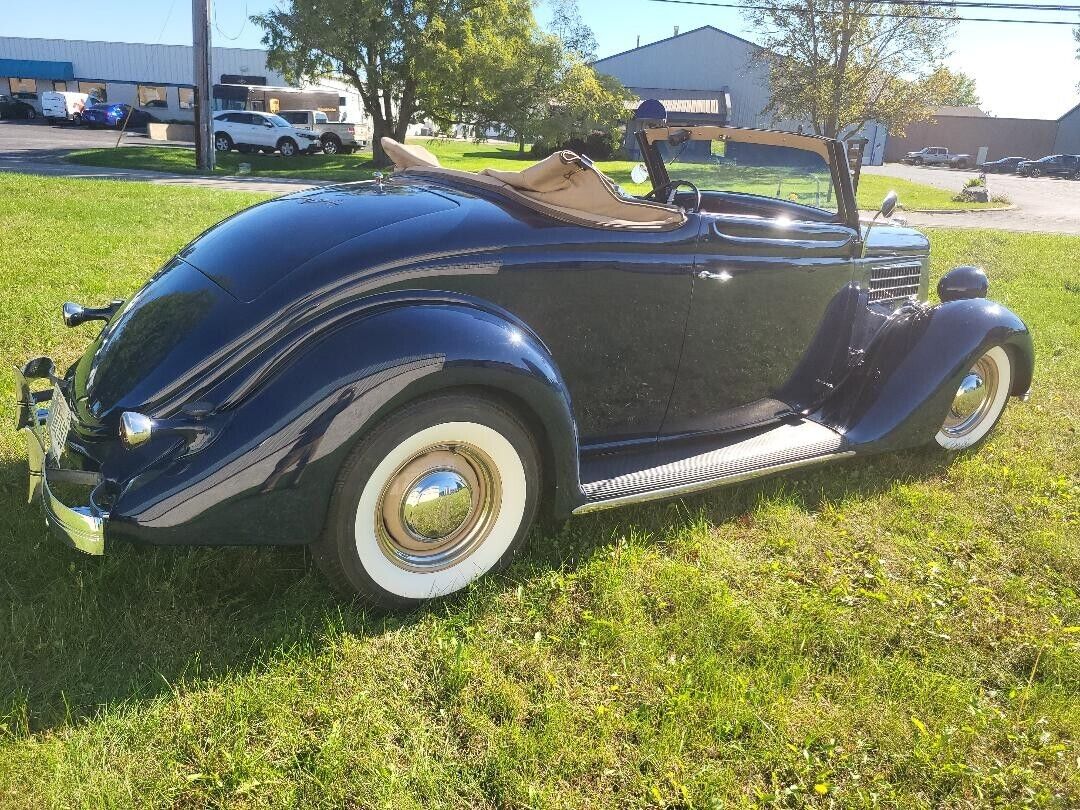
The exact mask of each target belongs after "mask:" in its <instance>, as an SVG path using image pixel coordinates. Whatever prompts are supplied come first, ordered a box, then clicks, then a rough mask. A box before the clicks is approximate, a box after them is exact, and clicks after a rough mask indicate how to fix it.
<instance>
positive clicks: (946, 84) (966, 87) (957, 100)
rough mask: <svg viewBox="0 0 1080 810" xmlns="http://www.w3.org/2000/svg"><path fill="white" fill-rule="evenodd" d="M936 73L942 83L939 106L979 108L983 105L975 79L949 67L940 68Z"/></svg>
mask: <svg viewBox="0 0 1080 810" xmlns="http://www.w3.org/2000/svg"><path fill="white" fill-rule="evenodd" d="M934 73H936V74H937V79H938V81H940V82H941V98H940V99H939V100H938V103H939V104H943V105H945V106H947V107H978V106H979V105H980V104H981V103H982V101H981V100H980V99H979V93H978V91H977V90H976V89H975V79H974V77H972V76H968V75H967V74H966V73H962V72H960V71H959V70H949V69H948V68H947V67H941V68H938V69H937V70H936V71H934Z"/></svg>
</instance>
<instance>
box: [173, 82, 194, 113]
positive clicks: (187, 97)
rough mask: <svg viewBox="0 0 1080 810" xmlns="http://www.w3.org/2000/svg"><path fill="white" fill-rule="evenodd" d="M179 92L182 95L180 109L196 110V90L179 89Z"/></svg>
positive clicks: (189, 88) (188, 88) (190, 88)
mask: <svg viewBox="0 0 1080 810" xmlns="http://www.w3.org/2000/svg"><path fill="white" fill-rule="evenodd" d="M177 92H178V93H179V95H180V109H181V110H194V109H195V89H194V88H192V87H179V88H177Z"/></svg>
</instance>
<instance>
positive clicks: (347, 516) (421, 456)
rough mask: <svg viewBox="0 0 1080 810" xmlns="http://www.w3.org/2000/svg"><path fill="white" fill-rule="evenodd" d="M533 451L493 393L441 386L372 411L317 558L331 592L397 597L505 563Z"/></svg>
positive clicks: (457, 586)
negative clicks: (391, 409) (376, 414)
mask: <svg viewBox="0 0 1080 810" xmlns="http://www.w3.org/2000/svg"><path fill="white" fill-rule="evenodd" d="M540 475H541V471H540V454H539V451H538V450H537V448H536V444H535V442H534V440H533V438H532V436H531V434H530V431H529V429H528V428H527V426H526V425H525V424H524V422H523V421H522V420H521V419H520V418H519V417H518V416H517V415H516V414H515V413H514V412H513V411H511V410H510V409H509V408H507V407H506V406H505V405H503V404H502V403H500V402H499V401H498V400H495V399H491V398H488V397H484V396H478V395H466V394H444V395H439V396H435V397H432V398H430V399H425V400H421V401H418V402H416V403H413V404H411V405H407V406H405V407H404V408H402V409H401V410H399V411H397V412H395V413H394V414H392V415H390V416H389V417H387V418H386V419H384V420H383V421H382V422H380V423H379V424H378V425H377V426H376V427H375V428H374V429H373V430H372V431H371V432H370V433H369V434H368V435H367V436H366V437H364V439H362V440H361V441H360V442H359V444H358V445H357V446H356V447H355V448H354V449H353V450H352V452H351V453H350V454H349V457H348V458H347V459H346V461H345V463H344V465H343V466H342V470H341V472H340V474H339V476H338V480H337V484H336V485H335V488H334V493H333V496H332V498H331V503H330V512H329V515H328V518H327V525H326V529H325V531H324V534H323V537H322V538H321V539H320V540H319V541H318V542H317V543H316V544H315V545H314V546H313V548H312V552H313V556H314V558H315V561H316V563H317V564H318V565H319V567H320V568H321V569H322V571H323V573H324V574H325V575H326V577H327V579H328V580H329V581H330V583H331V584H332V585H333V586H334V587H335V589H336V590H338V591H339V592H341V593H343V594H346V595H349V596H359V597H360V598H361V599H362V600H364V601H365V602H367V603H368V604H370V605H373V606H377V607H381V608H400V607H409V606H412V605H416V604H418V603H420V602H422V601H424V600H426V599H431V598H433V597H438V596H446V595H448V594H451V593H454V592H456V591H459V590H461V589H462V588H465V587H466V586H467V585H468V584H469V583H471V582H472V581H474V580H475V579H477V578H478V577H481V576H483V575H484V574H487V573H488V572H490V571H493V570H496V569H498V568H500V567H502V566H504V565H505V564H506V563H507V562H508V561H509V560H510V558H511V557H512V556H513V554H514V552H515V551H517V549H518V548H519V547H520V545H521V543H522V542H523V541H524V539H525V535H526V533H527V532H528V529H529V526H530V525H531V524H532V522H533V519H534V518H535V516H536V511H537V504H538V501H539V494H540Z"/></svg>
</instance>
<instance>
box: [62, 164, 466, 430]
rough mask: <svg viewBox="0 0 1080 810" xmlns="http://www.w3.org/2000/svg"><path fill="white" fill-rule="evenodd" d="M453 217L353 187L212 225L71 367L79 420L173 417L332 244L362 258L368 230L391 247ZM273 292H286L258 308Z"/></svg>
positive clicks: (393, 192)
mask: <svg viewBox="0 0 1080 810" xmlns="http://www.w3.org/2000/svg"><path fill="white" fill-rule="evenodd" d="M457 207H458V206H457V203H455V202H454V201H453V200H451V199H449V198H448V197H444V196H442V195H440V194H437V193H433V192H430V191H427V190H424V189H422V188H415V187H409V186H395V187H394V188H392V189H391V188H389V187H387V188H384V189H379V188H378V187H376V186H374V185H373V184H356V185H346V186H335V187H330V188H327V189H324V190H319V191H315V192H305V193H302V194H295V195H290V196H288V197H281V198H277V199H274V200H270V201H267V202H265V203H261V204H259V205H256V206H254V207H252V208H249V209H246V210H244V211H241V212H240V213H238V214H236V215H234V216H233V217H230V218H229V219H227V220H225V221H223V222H221V223H219V224H218V225H216V226H214V227H213V228H211V229H210V230H208V231H206V232H205V233H204V234H202V235H201V236H199V237H198V238H196V239H195V240H194V241H193V242H192V243H191V244H189V245H188V246H187V247H185V248H184V249H182V250H181V251H180V252H179V253H178V254H177V255H176V256H175V257H173V258H172V259H171V260H170V261H169V262H168V263H166V265H165V266H164V267H163V268H162V269H161V270H160V271H159V272H158V273H157V274H155V275H154V277H153V278H152V279H151V280H150V281H149V282H148V283H147V284H146V285H145V286H144V287H143V288H142V289H141V290H139V292H138V293H136V294H135V295H134V296H133V297H132V298H131V299H130V300H129V301H128V302H127V303H126V304H125V305H124V306H123V307H122V308H121V309H120V311H118V312H117V313H116V315H114V316H113V318H112V319H111V320H110V321H109V323H108V324H107V325H106V327H105V328H104V329H103V330H102V332H101V334H100V335H99V336H98V338H97V340H95V341H94V343H93V344H91V346H90V347H89V348H88V349H87V351H86V353H85V354H84V356H83V357H82V359H81V360H80V361H79V362H78V363H77V364H76V366H75V368H74V376H73V380H72V385H73V393H74V399H75V407H76V411H77V413H78V415H79V418H80V420H82V421H84V422H85V423H86V424H87V425H89V426H93V425H101V424H110V423H112V422H114V421H116V420H117V419H118V418H119V413H120V412H121V411H124V410H138V411H141V412H145V413H147V414H148V415H151V416H159V415H162V414H167V413H171V412H172V411H174V410H175V409H176V407H178V404H181V403H183V402H184V401H187V398H189V397H190V396H194V395H195V393H196V392H199V391H204V390H205V389H206V388H207V386H208V385H209V384H210V383H211V382H212V381H213V380H214V379H215V378H218V377H220V376H222V374H223V373H224V372H225V371H227V370H228V369H230V368H233V367H235V366H237V365H239V364H240V363H242V359H241V358H242V356H243V355H244V352H245V350H246V349H247V348H249V347H250V345H251V344H252V343H254V342H255V338H253V337H252V334H251V331H252V328H253V324H259V323H267V322H272V320H273V318H274V317H275V314H276V313H277V312H278V311H279V308H280V307H282V306H283V305H285V303H284V302H287V301H291V300H292V299H293V298H294V297H302V296H303V295H304V294H305V291H306V290H307V287H306V286H305V280H304V279H303V278H295V277H294V279H295V282H296V283H295V284H292V285H284V284H283V281H284V280H285V279H286V278H287V277H289V276H290V275H292V274H298V275H302V272H303V271H302V268H304V266H305V265H307V264H310V263H312V262H313V260H314V259H316V258H318V257H320V256H322V255H323V254H325V253H327V252H328V251H331V250H332V249H333V248H335V247H337V246H339V245H343V244H345V243H350V246H352V245H355V250H354V251H353V253H354V254H357V253H358V254H360V255H361V256H362V255H363V252H364V246H365V245H367V246H369V249H370V246H371V245H373V244H374V243H376V242H378V241H379V240H378V238H377V237H376V236H374V235H373V234H374V232H375V231H378V230H380V229H384V230H385V231H387V237H386V239H385V240H383V241H391V240H392V231H393V227H392V226H394V225H396V224H398V223H400V222H404V221H407V220H410V219H414V218H416V217H421V216H427V215H432V214H438V213H440V212H444V211H448V210H452V209H455V208H457ZM413 247H414V248H415V247H416V246H413ZM324 263H325V262H324ZM275 286H282V287H284V286H287V289H284V290H281V291H280V294H278V295H273V296H271V295H265V297H264V294H265V293H267V292H268V291H269V290H271V289H272V288H275Z"/></svg>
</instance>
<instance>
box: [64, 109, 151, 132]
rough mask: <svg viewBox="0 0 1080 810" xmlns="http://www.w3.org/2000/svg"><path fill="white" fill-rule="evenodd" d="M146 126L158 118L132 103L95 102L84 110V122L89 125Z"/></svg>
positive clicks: (131, 127) (115, 127) (116, 127)
mask: <svg viewBox="0 0 1080 810" xmlns="http://www.w3.org/2000/svg"><path fill="white" fill-rule="evenodd" d="M125 119H127V126H126V128H127V129H141V128H145V127H146V125H147V124H149V123H151V122H152V121H155V120H157V119H155V118H154V116H152V115H150V113H148V112H144V111H143V110H137V109H135V108H134V107H132V106H131V105H130V104H94V105H92V106H90V107H86V108H85V109H83V111H82V123H84V124H86V125H87V126H88V127H112V128H113V129H122V128H125V124H124V121H125Z"/></svg>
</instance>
